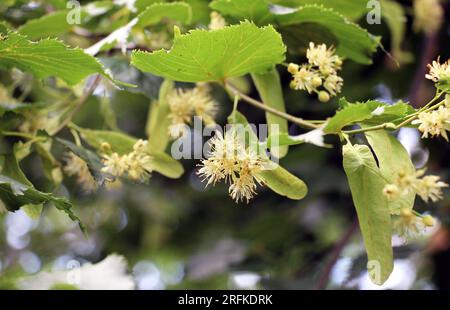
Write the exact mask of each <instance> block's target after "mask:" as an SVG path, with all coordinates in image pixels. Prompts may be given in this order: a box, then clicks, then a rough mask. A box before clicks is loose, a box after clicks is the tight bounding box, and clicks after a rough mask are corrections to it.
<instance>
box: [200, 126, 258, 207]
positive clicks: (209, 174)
mask: <svg viewBox="0 0 450 310" xmlns="http://www.w3.org/2000/svg"><path fill="white" fill-rule="evenodd" d="M241 138H242V137H240V135H239V134H238V132H237V131H236V130H234V129H231V130H228V131H227V132H226V133H225V135H222V134H221V133H219V132H218V133H217V134H216V136H215V137H214V138H212V139H211V140H210V141H209V146H210V148H211V151H210V153H209V154H208V155H209V156H208V158H207V159H203V160H202V163H201V165H200V166H201V168H200V169H199V171H198V175H199V176H200V177H201V178H202V181H205V180H206V181H207V184H208V185H209V184H213V185H215V184H216V182H218V181H221V180H224V181H225V182H227V183H229V184H230V187H229V194H230V196H231V197H232V198H233V199H234V200H235V201H236V202H239V201H243V200H244V199H245V200H246V201H247V203H248V202H249V201H250V199H251V198H253V196H254V195H256V187H257V184H260V185H261V184H262V182H263V181H262V179H261V178H260V177H258V175H257V174H258V173H259V172H261V171H262V170H264V169H265V164H266V160H264V159H262V158H261V157H260V156H258V154H257V153H256V152H255V151H254V150H253V149H251V148H246V147H245V144H244V143H243V140H242V139H241Z"/></svg>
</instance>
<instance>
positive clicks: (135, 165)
mask: <svg viewBox="0 0 450 310" xmlns="http://www.w3.org/2000/svg"><path fill="white" fill-rule="evenodd" d="M146 149H147V141H144V140H138V141H137V142H136V143H135V144H134V146H133V151H132V152H130V153H127V154H125V155H119V154H118V153H116V152H114V153H111V154H110V155H106V154H104V155H103V164H104V165H105V166H104V167H103V168H102V171H103V172H105V173H108V174H111V175H112V176H114V177H121V176H124V175H127V176H128V177H129V178H130V179H132V180H134V181H140V182H145V181H148V179H149V177H150V173H151V172H152V157H151V156H150V155H148V153H147V151H146Z"/></svg>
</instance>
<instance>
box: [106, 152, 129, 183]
mask: <svg viewBox="0 0 450 310" xmlns="http://www.w3.org/2000/svg"><path fill="white" fill-rule="evenodd" d="M103 165H105V166H104V167H103V168H102V171H103V172H105V173H108V174H111V175H112V176H114V177H120V176H122V175H123V174H124V173H125V171H126V170H127V168H128V164H127V162H126V161H125V160H124V157H123V156H120V155H119V154H118V153H112V154H111V155H103Z"/></svg>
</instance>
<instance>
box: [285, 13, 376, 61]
mask: <svg viewBox="0 0 450 310" xmlns="http://www.w3.org/2000/svg"><path fill="white" fill-rule="evenodd" d="M276 20H277V22H278V23H279V24H280V25H283V26H290V25H300V24H307V23H315V24H318V25H321V26H323V27H326V28H327V29H328V30H329V31H330V32H331V33H332V34H333V35H334V36H335V38H336V39H337V43H336V44H337V46H336V53H337V54H338V55H339V56H342V57H346V58H349V59H351V60H353V61H356V62H359V63H363V64H370V63H372V54H373V53H374V52H375V51H376V49H377V47H378V45H379V38H377V37H374V36H372V35H371V34H370V33H369V32H367V31H366V30H365V29H363V28H361V27H360V26H359V25H357V24H355V23H353V22H351V21H350V20H348V19H347V18H345V17H344V16H342V15H341V14H339V13H337V12H335V11H333V10H331V9H326V8H324V7H321V6H318V5H306V6H303V7H300V8H298V10H297V11H296V12H293V13H289V14H283V15H277V17H276ZM316 43H321V42H316Z"/></svg>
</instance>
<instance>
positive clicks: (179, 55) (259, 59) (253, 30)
mask: <svg viewBox="0 0 450 310" xmlns="http://www.w3.org/2000/svg"><path fill="white" fill-rule="evenodd" d="M285 52H286V47H285V46H284V44H283V41H282V39H281V36H280V34H279V33H278V32H276V31H275V29H274V28H273V27H272V26H266V27H262V28H258V27H257V26H256V25H254V24H253V23H251V22H247V21H246V22H242V23H240V24H239V25H233V26H228V27H225V28H224V29H220V30H214V31H207V30H192V31H190V32H189V33H187V34H184V35H176V36H175V38H174V44H173V47H172V49H171V50H170V51H165V50H159V51H156V52H153V53H148V52H143V51H133V54H132V55H131V63H132V64H133V65H134V66H135V67H137V68H138V69H140V70H142V71H144V72H150V73H152V74H155V75H159V76H163V77H165V78H169V79H172V80H176V81H183V82H200V81H219V80H223V79H225V78H229V77H237V76H242V75H245V74H247V73H263V72H266V71H268V70H270V69H271V68H273V66H274V65H276V64H279V63H281V62H283V61H284V54H285Z"/></svg>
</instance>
